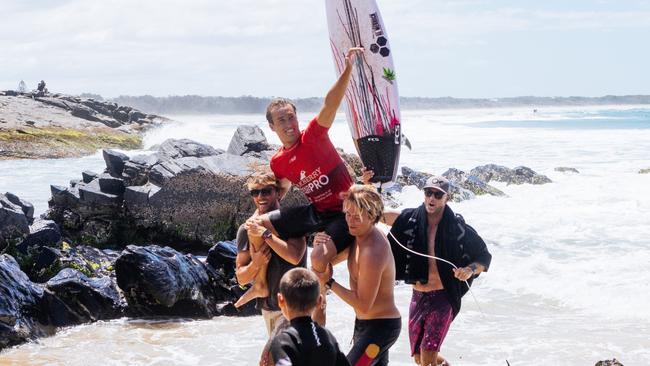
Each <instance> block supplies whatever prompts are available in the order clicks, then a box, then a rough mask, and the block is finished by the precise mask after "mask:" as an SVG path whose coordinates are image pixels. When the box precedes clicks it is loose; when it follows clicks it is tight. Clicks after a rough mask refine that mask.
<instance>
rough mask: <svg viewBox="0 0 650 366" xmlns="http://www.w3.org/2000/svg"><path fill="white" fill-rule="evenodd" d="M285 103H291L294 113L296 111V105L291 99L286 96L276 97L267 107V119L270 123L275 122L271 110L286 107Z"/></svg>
mask: <svg viewBox="0 0 650 366" xmlns="http://www.w3.org/2000/svg"><path fill="white" fill-rule="evenodd" d="M285 105H290V106H291V108H293V113H296V105H295V104H293V102H291V101H290V100H289V99H285V98H276V99H273V100H272V101H271V103H269V105H268V106H267V107H266V120H267V121H269V123H270V124H273V117H272V116H271V112H272V111H273V110H274V109H275V108H280V107H284V106H285Z"/></svg>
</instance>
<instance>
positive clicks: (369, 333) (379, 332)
mask: <svg viewBox="0 0 650 366" xmlns="http://www.w3.org/2000/svg"><path fill="white" fill-rule="evenodd" d="M401 330H402V318H393V319H369V320H362V319H356V320H355V321H354V334H353V335H352V342H353V345H352V349H350V352H348V354H347V356H346V357H347V358H348V361H350V364H351V365H354V364H356V363H357V361H358V360H359V358H361V356H362V355H363V354H364V353H365V352H366V348H368V345H370V344H375V345H377V346H378V347H379V354H377V357H376V358H375V359H374V361H373V362H372V364H371V365H373V366H384V365H388V349H389V348H390V347H392V345H393V344H395V341H397V338H398V337H399V333H400V331H401Z"/></svg>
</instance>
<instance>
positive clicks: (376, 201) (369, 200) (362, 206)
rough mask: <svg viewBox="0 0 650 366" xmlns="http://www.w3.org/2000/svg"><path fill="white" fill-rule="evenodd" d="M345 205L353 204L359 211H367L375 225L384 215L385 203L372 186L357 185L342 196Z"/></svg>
mask: <svg viewBox="0 0 650 366" xmlns="http://www.w3.org/2000/svg"><path fill="white" fill-rule="evenodd" d="M341 197H342V198H343V204H345V203H346V202H347V203H348V204H353V205H354V206H356V207H357V208H358V209H359V210H361V211H365V212H366V213H367V214H368V216H369V217H370V220H372V222H373V223H375V224H376V223H378V222H379V219H381V216H382V215H383V214H384V201H383V200H382V199H381V195H380V194H379V193H378V192H377V189H376V188H375V187H374V186H371V185H365V184H355V185H353V186H352V187H350V189H349V190H348V191H347V192H345V193H342V194H341Z"/></svg>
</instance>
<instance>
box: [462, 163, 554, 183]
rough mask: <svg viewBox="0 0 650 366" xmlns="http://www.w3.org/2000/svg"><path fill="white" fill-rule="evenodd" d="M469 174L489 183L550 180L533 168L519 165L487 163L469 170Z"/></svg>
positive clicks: (546, 181)
mask: <svg viewBox="0 0 650 366" xmlns="http://www.w3.org/2000/svg"><path fill="white" fill-rule="evenodd" d="M469 175H471V176H475V177H477V178H478V179H479V180H481V181H483V182H486V183H489V182H490V181H497V182H503V183H506V184H526V183H527V184H546V183H551V180H550V179H549V178H548V177H547V176H545V175H541V174H537V173H536V172H535V171H534V170H532V169H530V168H528V167H525V166H519V167H516V168H514V169H510V168H507V167H504V166H501V165H496V164H487V165H483V166H478V167H476V168H474V169H472V170H471V171H470V172H469Z"/></svg>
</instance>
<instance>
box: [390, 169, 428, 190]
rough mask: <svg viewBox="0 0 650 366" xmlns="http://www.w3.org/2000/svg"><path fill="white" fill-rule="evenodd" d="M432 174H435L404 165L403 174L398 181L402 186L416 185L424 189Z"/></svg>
mask: <svg viewBox="0 0 650 366" xmlns="http://www.w3.org/2000/svg"><path fill="white" fill-rule="evenodd" d="M431 176H433V174H430V173H425V172H418V171H416V170H413V169H411V168H409V167H406V166H404V167H402V175H400V176H398V177H397V183H398V184H400V185H402V186H416V187H418V189H422V187H424V183H426V181H427V179H428V178H429V177H431Z"/></svg>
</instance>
